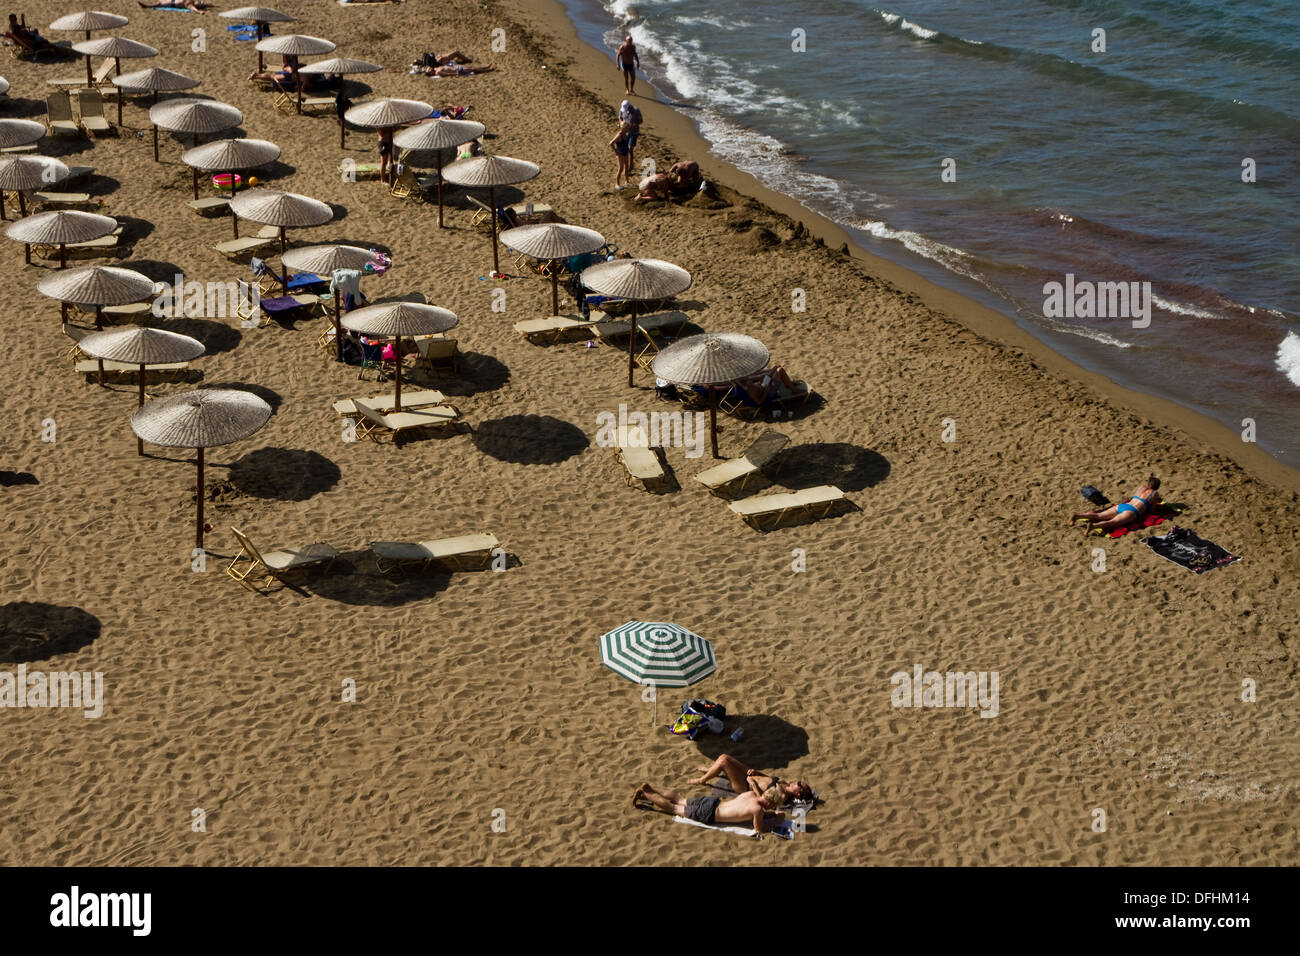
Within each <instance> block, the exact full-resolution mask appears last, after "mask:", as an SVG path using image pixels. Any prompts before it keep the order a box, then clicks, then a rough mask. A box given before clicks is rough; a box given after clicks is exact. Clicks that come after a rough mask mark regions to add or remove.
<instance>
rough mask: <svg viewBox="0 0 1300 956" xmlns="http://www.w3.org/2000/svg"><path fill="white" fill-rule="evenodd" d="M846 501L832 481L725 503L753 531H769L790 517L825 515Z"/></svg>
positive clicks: (820, 516) (808, 517)
mask: <svg viewBox="0 0 1300 956" xmlns="http://www.w3.org/2000/svg"><path fill="white" fill-rule="evenodd" d="M847 501H848V499H847V498H845V497H844V492H842V491H841V490H840V489H838V488H836V487H835V486H834V485H820V486H818V487H816V488H805V489H804V490H803V491H792V492H783V493H781V494H775V495H755V496H754V497H752V498H742V499H741V500H740V501H733V502H731V504H729V505H727V507H728V508H729V509H731V511H732V512H734V513H735V514H738V515H740V517H741V519H742V520H744V522H745V523H746V524H747V525H749V526H750V527H751V528H753V529H754V530H755V531H764V530H767V531H771V530H772V529H774V528H777V527H779V526H780V525H781V524H783V523H784V522H785V521H786V519H787V518H790V517H799V518H807V519H809V520H816V519H818V518H825V517H827V516H828V515H829V514H830V513H831V512H832V511H834V510H835V509H836V508H837V507H841V506H843V504H844V503H845V502H847Z"/></svg>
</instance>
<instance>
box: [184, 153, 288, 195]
mask: <svg viewBox="0 0 1300 956" xmlns="http://www.w3.org/2000/svg"><path fill="white" fill-rule="evenodd" d="M279 158H280V147H279V146H276V145H275V143H271V142H268V141H267V140H264V139H219V140H216V141H214V142H211V143H204V144H203V145H202V146H195V147H194V148H193V149H188V150H186V151H185V152H184V153H182V154H181V162H182V163H184V164H185V165H186V166H191V167H193V168H194V198H195V199H198V198H199V170H200V169H202V170H207V171H213V172H218V173H230V174H231V175H230V194H231V195H232V196H233V195H234V194H235V193H236V191H237V190H236V187H235V176H234V174H235V171H236V170H243V169H256V168H257V167H259V166H266V165H267V164H269V163H273V162H275V161H276V160H277V159H279Z"/></svg>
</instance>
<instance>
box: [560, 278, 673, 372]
mask: <svg viewBox="0 0 1300 956" xmlns="http://www.w3.org/2000/svg"><path fill="white" fill-rule="evenodd" d="M582 284H583V285H584V286H586V287H587V288H588V289H590V290H591V291H592V292H595V293H598V294H600V295H608V296H613V297H615V298H619V299H631V300H633V301H634V302H645V301H654V300H656V299H667V298H669V297H671V296H674V295H678V294H679V293H682V292H685V291H686V290H687V289H689V288H690V287H691V274H690V273H689V272H687V271H686V270H685V269H683V268H682V267H681V266H675V265H673V264H672V263H671V262H664V261H663V260H662V259H616V260H614V261H613V262H598V263H596V265H594V266H592V267H591V268H590V269H584V270H583V271H582ZM635 348H636V308H635V306H634V307H633V309H632V328H631V329H630V330H629V334H628V342H627V384H628V385H629V386H630V385H631V384H632V371H633V369H634V368H635V367H636V362H635V352H634V349H635Z"/></svg>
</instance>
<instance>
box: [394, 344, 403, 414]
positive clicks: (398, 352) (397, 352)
mask: <svg viewBox="0 0 1300 956" xmlns="http://www.w3.org/2000/svg"><path fill="white" fill-rule="evenodd" d="M393 358H395V359H396V360H397V379H396V381H397V389H396V394H395V395H394V396H393V404H394V406H395V407H394V409H393V410H394V411H397V412H400V411H401V410H402V337H401V336H400V335H399V336H397V341H396V342H395V343H394V347H393Z"/></svg>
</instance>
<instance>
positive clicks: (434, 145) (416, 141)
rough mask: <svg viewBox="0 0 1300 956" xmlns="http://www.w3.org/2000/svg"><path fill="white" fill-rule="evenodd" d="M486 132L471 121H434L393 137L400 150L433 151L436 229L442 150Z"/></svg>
mask: <svg viewBox="0 0 1300 956" xmlns="http://www.w3.org/2000/svg"><path fill="white" fill-rule="evenodd" d="M486 130H487V127H486V126H484V125H483V124H482V123H475V122H474V121H473V120H453V119H441V118H439V119H436V120H431V121H430V122H428V123H416V124H415V125H414V126H412V127H409V128H408V129H404V130H402V131H401V132H400V133H398V134H397V135H396V136H394V137H393V145H395V146H400V147H401V148H402V149H414V150H433V151H434V153H435V155H436V157H437V159H436V162H437V164H438V227H439V228H441V227H442V152H441V151H442V150H444V149H451V148H452V147H455V146H459V145H460V144H461V143H468V142H469V141H470V140H472V139H478V138H479V137H480V136H482V135H483V133H484V132H485V131H486Z"/></svg>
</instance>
